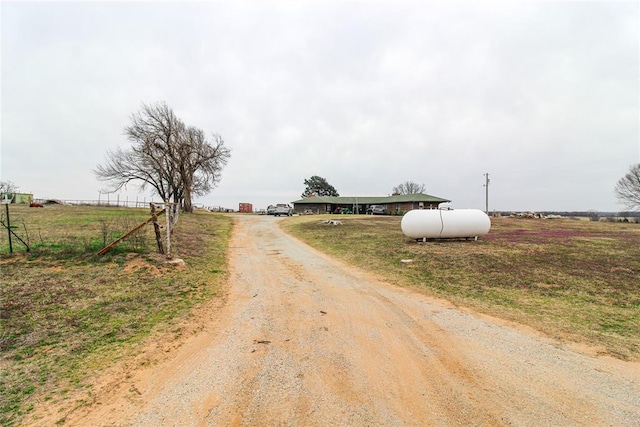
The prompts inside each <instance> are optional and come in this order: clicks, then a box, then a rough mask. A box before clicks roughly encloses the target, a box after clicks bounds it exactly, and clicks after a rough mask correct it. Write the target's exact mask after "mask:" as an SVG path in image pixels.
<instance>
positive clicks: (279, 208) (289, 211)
mask: <svg viewBox="0 0 640 427" xmlns="http://www.w3.org/2000/svg"><path fill="white" fill-rule="evenodd" d="M273 215H275V216H280V215H286V216H291V215H293V208H292V207H291V206H289V205H287V204H285V203H278V204H277V205H276V206H275V210H274V212H273Z"/></svg>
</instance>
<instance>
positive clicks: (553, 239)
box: [281, 216, 640, 360]
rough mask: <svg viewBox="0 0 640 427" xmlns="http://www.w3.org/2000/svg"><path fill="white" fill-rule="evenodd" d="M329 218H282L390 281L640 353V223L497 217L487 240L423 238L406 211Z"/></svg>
mask: <svg viewBox="0 0 640 427" xmlns="http://www.w3.org/2000/svg"><path fill="white" fill-rule="evenodd" d="M327 218H329V216H327V217H326V218H325V217H324V216H300V217H295V218H292V219H288V220H287V221H283V222H282V223H281V226H282V227H283V228H284V229H285V230H287V231H288V232H290V233H292V234H293V235H295V236H296V237H298V238H299V239H301V240H303V241H305V242H306V243H308V244H309V245H311V246H313V247H315V248H316V249H319V250H321V251H324V252H327V253H329V254H330V255H333V256H336V257H338V258H341V259H343V260H345V261H347V262H348V263H350V264H353V265H355V266H358V267H360V268H363V269H366V270H369V271H373V272H375V273H376V274H377V275H378V276H379V277H381V278H384V279H385V280H386V281H388V282H389V283H393V284H397V285H400V286H405V287H411V288H412V289H415V290H419V291H421V292H425V293H428V294H431V295H434V296H438V297H442V298H445V299H447V300H450V301H451V302H453V303H455V304H457V305H459V306H463V307H468V308H471V309H473V310H475V311H478V312H480V313H484V314H488V315H491V316H495V317H498V318H502V319H505V320H508V321H513V322H516V323H518V324H522V325H527V326H530V327H533V328H535V329H537V330H539V331H541V332H543V333H545V334H547V335H549V336H551V337H554V338H558V339H561V340H564V341H568V342H575V343H579V344H586V345H588V346H589V347H590V348H592V349H595V350H596V351H597V352H599V353H603V354H609V355H612V356H614V357H617V358H621V359H626V360H629V359H631V360H639V359H640V340H638V337H639V336H640V281H638V277H640V226H638V225H637V224H625V223H602V222H589V221H576V220H570V219H554V220H526V219H513V218H498V219H495V218H494V219H493V220H492V226H491V231H490V233H489V234H487V235H486V236H484V237H482V238H481V239H479V240H478V241H456V240H453V241H427V242H426V243H417V242H415V241H414V240H412V239H410V238H407V237H406V236H404V235H403V233H402V231H401V229H400V221H401V219H400V218H399V217H381V216H378V217H364V216H356V217H349V218H341V222H342V226H340V227H326V226H324V225H323V220H326V219H327ZM403 260H404V261H405V262H403ZM406 260H411V262H410V263H408V262H406Z"/></svg>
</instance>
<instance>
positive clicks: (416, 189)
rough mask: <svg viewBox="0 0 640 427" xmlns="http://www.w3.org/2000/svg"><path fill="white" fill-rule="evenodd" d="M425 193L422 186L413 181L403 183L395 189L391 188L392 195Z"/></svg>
mask: <svg viewBox="0 0 640 427" xmlns="http://www.w3.org/2000/svg"><path fill="white" fill-rule="evenodd" d="M425 191H426V189H425V186H424V184H416V183H415V182H413V181H405V182H403V183H402V184H400V185H398V186H397V187H393V194H418V193H424V192H425Z"/></svg>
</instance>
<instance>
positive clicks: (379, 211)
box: [367, 205, 387, 215]
mask: <svg viewBox="0 0 640 427" xmlns="http://www.w3.org/2000/svg"><path fill="white" fill-rule="evenodd" d="M386 213H387V210H386V209H385V207H384V206H383V205H371V206H369V208H368V209H367V215H385V214H386Z"/></svg>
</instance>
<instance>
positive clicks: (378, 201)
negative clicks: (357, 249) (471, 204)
mask: <svg viewBox="0 0 640 427" xmlns="http://www.w3.org/2000/svg"><path fill="white" fill-rule="evenodd" d="M450 201H451V200H447V199H443V198H441V197H435V196H431V195H429V194H422V193H417V194H399V195H395V196H381V197H376V196H373V197H360V196H354V197H329V196H313V197H305V198H302V199H300V200H296V201H295V202H292V204H293V210H294V212H296V213H305V212H313V213H316V214H317V213H341V212H349V213H351V212H356V213H361V214H363V213H366V212H367V209H368V208H369V207H370V206H371V205H382V206H384V207H385V210H386V213H387V214H397V215H401V214H403V213H405V212H407V211H410V210H412V209H436V208H438V206H439V205H440V204H441V203H447V202H450Z"/></svg>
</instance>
